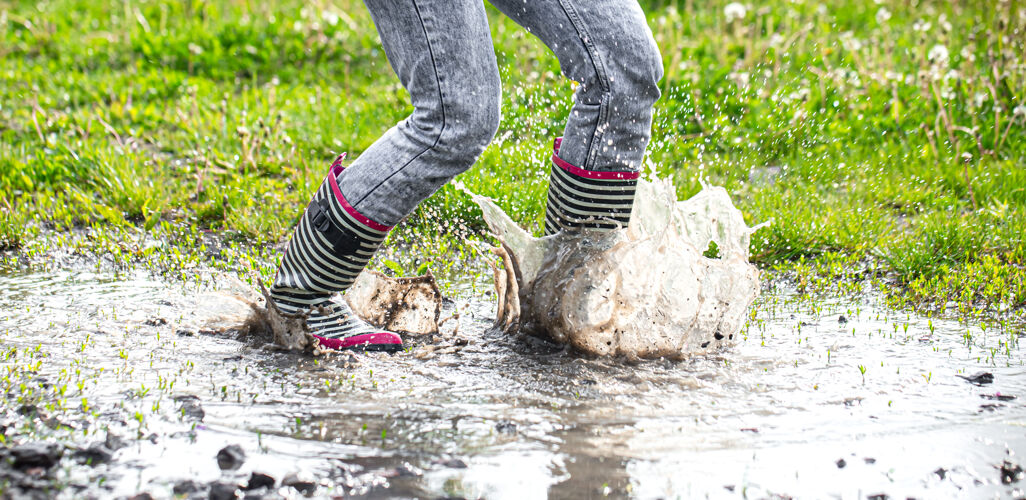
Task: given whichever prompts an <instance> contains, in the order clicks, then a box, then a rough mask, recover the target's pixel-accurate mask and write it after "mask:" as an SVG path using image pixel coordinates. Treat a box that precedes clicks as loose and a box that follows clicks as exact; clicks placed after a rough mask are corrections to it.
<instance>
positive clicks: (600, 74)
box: [559, 0, 611, 168]
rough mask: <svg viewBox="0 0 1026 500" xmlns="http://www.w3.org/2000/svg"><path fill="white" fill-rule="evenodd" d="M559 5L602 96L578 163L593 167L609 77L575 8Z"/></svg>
mask: <svg viewBox="0 0 1026 500" xmlns="http://www.w3.org/2000/svg"><path fill="white" fill-rule="evenodd" d="M559 6H560V8H562V9H563V13H564V14H566V17H567V19H569V20H570V24H572V25H573V27H574V30H575V31H577V36H578V38H580V39H581V45H584V51H585V53H587V54H588V58H589V59H591V65H592V67H593V68H595V76H596V77H597V79H598V84H599V86H600V88H601V90H602V97H601V98H599V113H598V118H597V119H596V120H595V128H594V130H592V133H591V138H590V140H589V142H588V151H587V152H586V153H585V155H584V164H583V165H580V167H581V168H594V165H592V163H593V162H594V158H595V157H597V156H598V148H597V147H596V145H597V144H599V143H601V142H602V141H601V140H599V139H600V138H599V135H600V133H599V125H600V124H601V123H603V122H604V121H605V120H606V118H607V116H608V108H609V93H610V91H611V88H610V85H609V79H608V78H607V76H606V68H605V66H604V65H603V63H602V58H601V57H600V55H599V53H598V51H597V50H595V46H594V45H592V43H591V36H590V34H589V33H588V29H587V27H586V26H585V25H584V22H582V21H581V18H580V16H579V15H578V14H577V9H575V8H574V6H573V4H572V3H571V2H570V0H559Z"/></svg>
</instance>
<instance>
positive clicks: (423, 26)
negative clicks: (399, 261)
mask: <svg viewBox="0 0 1026 500" xmlns="http://www.w3.org/2000/svg"><path fill="white" fill-rule="evenodd" d="M410 3H411V4H413V10H414V11H415V12H416V13H417V19H418V20H420V28H421V29H422V30H423V31H424V43H426V44H427V49H428V57H430V58H431V68H432V69H433V70H434V72H435V84H436V85H438V102H439V105H440V106H441V107H442V126H441V127H439V128H438V136H437V137H435V142H433V143H432V144H431V145H430V146H428V147H426V148H424V149H423V150H421V152H419V153H417V154H416V155H414V156H413V158H410V160H409V161H407V162H406V163H404V164H403V165H402V166H401V167H399V168H397V169H395V171H394V172H392V173H391V174H388V176H387V177H385V178H384V179H382V180H381V182H379V183H378V184H377V185H376V186H374V187H373V188H371V189H368V190H367V192H366V193H365V194H364V195H363V196H362V197H361V198H360V199H359V200H357V201H356V202H355V203H353V204H352V206H353V207H354V208H355V207H356V206H357V205H358V204H360V203H362V202H363V200H366V199H367V197H368V196H370V195H371V194H373V193H374V191H377V189H378V188H379V187H381V186H382V185H383V184H385V183H386V182H388V181H389V180H390V179H391V178H392V177H394V176H395V175H396V174H398V173H399V172H402V171H403V170H404V169H406V167H408V166H410V164H412V163H413V162H414V161H415V160H416V159H417V158H420V157H421V156H422V155H423V154H424V153H427V152H428V151H431V150H432V149H434V148H435V147H436V146H438V143H439V142H440V141H441V140H442V134H443V133H444V132H445V125H446V120H445V96H444V92H442V80H441V78H439V72H438V63H437V62H436V61H435V51H434V49H432V48H431V37H430V36H429V35H428V29H427V25H426V24H425V23H424V16H423V15H421V13H420V7H418V6H417V0H410ZM341 188H342V186H339V189H341ZM376 222H379V223H380V222H381V221H376Z"/></svg>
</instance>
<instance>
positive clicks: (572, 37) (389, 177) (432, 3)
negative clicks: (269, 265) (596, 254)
mask: <svg viewBox="0 0 1026 500" xmlns="http://www.w3.org/2000/svg"><path fill="white" fill-rule="evenodd" d="M490 1H491V3H492V5H494V6H495V7H496V8H498V9H499V10H500V11H502V12H503V13H504V14H506V15H507V16H509V17H510V18H512V19H513V20H514V21H516V22H517V23H518V24H520V25H521V26H523V27H524V28H526V29H527V30H528V31H529V32H530V33H532V34H534V35H535V36H537V37H538V38H539V39H541V41H542V42H543V43H545V45H546V46H548V47H549V49H550V50H552V51H553V52H554V53H555V55H556V56H557V57H558V58H559V63H560V67H561V70H562V72H563V74H564V75H565V76H567V77H568V78H570V79H572V80H574V81H576V82H578V83H580V85H579V86H578V87H577V90H576V93H575V95H574V105H573V108H572V109H571V111H570V117H569V119H568V120H567V124H566V128H565V130H564V132H563V141H562V146H561V148H560V157H561V158H562V159H563V160H565V161H567V162H568V163H570V164H572V165H575V166H578V167H581V168H585V169H589V170H597V171H618V172H628V171H637V170H639V169H640V167H641V161H642V158H643V156H644V154H645V147H646V146H647V145H648V141H649V138H650V136H651V126H652V105H653V104H654V103H655V101H656V100H657V99H658V98H659V86H658V82H659V80H660V79H661V78H662V73H663V68H662V58H661V57H660V54H659V49H658V47H657V46H656V43H655V40H654V39H653V38H652V32H651V31H650V30H649V28H648V25H647V24H646V22H645V16H644V13H643V12H642V10H641V7H640V6H639V5H638V3H637V0H490ZM364 3H365V4H366V5H367V8H368V9H369V10H370V13H371V17H372V18H373V19H374V23H375V25H376V26H377V29H378V33H379V34H380V36H381V42H382V45H383V47H384V49H385V53H386V55H387V56H388V60H389V63H390V64H391V65H392V68H393V69H394V70H395V73H396V75H398V76H399V79H400V81H401V82H402V84H403V86H404V87H405V88H406V90H407V91H408V92H409V94H410V98H411V100H412V102H413V106H414V111H413V113H412V114H411V115H410V116H409V117H408V118H406V119H405V120H403V121H402V122H400V123H399V124H398V125H396V126H395V127H393V128H392V129H390V130H388V131H387V132H386V133H385V134H384V135H383V136H382V137H381V138H380V139H378V140H377V142H375V143H374V144H373V145H371V147H370V148H368V149H367V150H366V151H365V152H364V153H363V154H361V155H360V157H359V158H358V159H357V160H356V161H354V162H353V164H352V166H350V167H349V168H347V169H346V170H345V172H343V173H342V175H340V176H339V178H338V183H339V187H340V189H341V190H342V192H343V194H344V195H345V198H346V199H347V200H349V202H350V203H351V204H352V206H353V207H354V208H355V209H356V210H357V211H359V212H360V213H361V214H363V215H365V216H367V217H369V218H370V219H371V220H373V221H375V222H379V223H381V224H385V225H395V224H396V223H398V222H399V221H400V220H401V219H402V218H403V217H405V216H406V215H408V214H409V213H410V212H412V211H413V209H414V208H416V206H417V205H418V204H419V203H420V202H421V201H423V200H424V199H425V198H427V197H428V196H430V195H431V194H432V193H434V192H435V191H436V190H438V188H440V187H441V186H442V185H444V184H445V183H446V182H448V181H449V180H450V179H452V178H453V177H455V176H456V175H458V174H460V173H462V172H464V171H465V170H467V169H468V168H470V166H471V165H473V163H474V162H475V161H476V160H477V158H478V156H480V154H481V152H482V151H484V148H485V147H486V146H487V145H488V143H489V142H490V141H491V140H492V137H493V136H494V135H495V132H496V130H497V129H498V126H499V118H500V111H499V102H500V99H501V85H500V82H499V71H498V67H497V65H496V62H495V52H494V49H493V47H492V41H491V36H490V32H489V28H488V20H487V16H486V14H485V7H484V4H483V2H482V0H365V2H364Z"/></svg>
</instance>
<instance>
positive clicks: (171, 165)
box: [0, 0, 1026, 314]
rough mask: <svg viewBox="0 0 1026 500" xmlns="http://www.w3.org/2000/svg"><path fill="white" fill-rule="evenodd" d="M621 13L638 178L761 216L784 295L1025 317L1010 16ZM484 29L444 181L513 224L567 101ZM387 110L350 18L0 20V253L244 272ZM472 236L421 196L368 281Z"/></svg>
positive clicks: (23, 13) (391, 115) (218, 10)
mask: <svg viewBox="0 0 1026 500" xmlns="http://www.w3.org/2000/svg"><path fill="white" fill-rule="evenodd" d="M644 3H645V6H646V8H647V10H648V14H649V19H650V25H651V27H652V29H653V32H654V34H655V36H656V39H657V40H658V42H659V45H660V47H661V49H662V53H663V57H664V63H665V67H666V77H665V79H664V80H663V83H662V84H663V90H664V97H663V99H662V100H661V101H660V103H659V104H658V109H657V115H656V123H655V125H654V128H653V141H652V145H651V147H650V157H651V163H650V165H651V167H652V168H654V169H655V170H656V171H657V172H658V173H659V174H660V175H664V176H670V177H672V178H673V179H674V181H675V183H676V185H677V186H678V188H679V194H680V195H681V196H682V197H684V196H689V195H691V194H694V193H696V192H697V191H698V190H699V189H700V186H701V182H702V181H706V182H710V183H714V184H720V185H723V186H725V187H726V188H727V189H728V190H729V191H730V192H731V193H733V194H734V196H735V199H736V201H737V203H738V205H739V207H740V208H741V209H742V210H743V211H744V212H745V214H746V217H747V218H748V220H749V222H750V223H753V224H754V223H755V222H761V221H764V220H767V219H770V218H772V219H773V220H774V223H773V225H772V226H770V227H769V228H767V229H764V230H762V231H760V232H759V233H758V234H757V236H756V237H755V238H753V242H752V253H753V255H754V259H755V260H756V261H757V262H758V263H759V264H760V265H762V266H764V267H766V268H768V269H772V270H774V271H775V272H779V273H781V274H783V275H785V276H788V277H790V278H792V279H795V280H796V281H798V282H800V283H803V286H805V287H808V288H809V290H810V291H813V290H816V289H833V290H836V289H844V290H854V289H856V288H857V287H858V285H859V284H860V283H862V282H863V281H865V280H867V279H869V280H877V281H878V282H879V283H880V284H882V285H884V286H885V289H887V290H889V291H892V292H893V294H892V298H893V300H894V301H895V303H896V304H899V305H911V306H915V307H919V308H938V309H945V310H957V311H958V312H959V313H964V314H971V313H974V312H980V311H982V312H986V313H991V312H997V313H1007V312H1008V311H1013V310H1020V311H1021V310H1022V308H1023V306H1026V260H1024V259H1026V250H1024V246H1023V243H1022V228H1023V227H1026V188H1024V186H1026V170H1024V169H1023V168H1022V165H1023V163H1024V161H1026V154H1024V153H1026V133H1024V132H1026V65H1024V64H1023V62H1022V61H1024V60H1026V42H1024V40H1026V36H1024V31H1026V7H1023V6H1022V5H1020V4H1017V3H1014V2H997V3H991V2H969V3H965V4H951V3H947V2H937V1H923V2H918V3H917V4H915V5H912V4H909V3H906V2H889V1H884V2H881V3H880V4H876V3H866V2H855V1H840V0H839V1H831V2H825V3H801V2H790V1H784V0H774V1H771V2H768V3H762V4H760V5H759V6H758V7H757V8H754V9H753V8H751V7H752V6H748V7H750V8H747V9H743V10H744V16H743V17H740V18H731V19H728V17H727V12H726V11H727V10H729V11H730V12H731V14H732V15H734V14H736V13H737V12H739V11H738V10H737V9H736V8H734V7H732V8H731V9H725V6H726V2H691V1H687V0H685V1H680V2H665V1H663V2H660V1H657V0H654V1H647V2H644ZM491 15H492V31H493V36H494V39H495V41H496V53H497V56H498V60H499V65H500V69H501V73H502V78H503V83H504V86H505V94H504V98H503V113H504V115H503V121H502V124H501V126H500V131H499V134H498V136H497V138H496V140H495V141H494V143H493V144H492V145H491V146H490V147H489V148H488V149H487V150H486V151H485V153H484V155H483V156H482V158H481V159H480V161H479V162H478V163H477V165H476V166H475V167H474V168H473V169H472V170H471V171H469V172H468V173H466V174H464V175H463V176H461V178H460V180H461V181H462V182H464V183H465V184H466V186H467V187H468V188H470V189H471V190H474V191H476V192H479V193H481V194H484V195H487V196H491V197H493V198H496V199H497V200H498V201H499V203H500V205H501V206H502V207H503V208H504V209H506V210H507V211H509V212H510V213H511V215H513V216H514V218H516V219H518V220H519V221H520V222H521V223H523V224H525V225H528V226H531V227H534V228H535V229H536V230H537V229H538V227H539V223H540V222H541V220H542V216H543V209H544V205H543V203H544V202H543V200H544V192H545V189H546V182H547V179H546V173H547V171H548V168H549V167H548V163H547V156H548V153H547V151H548V150H549V149H548V148H549V143H550V141H551V138H552V137H553V136H555V135H558V134H559V132H560V130H561V129H562V123H563V122H564V120H565V118H566V114H567V113H568V110H569V106H570V98H569V95H570V92H571V91H572V87H571V84H570V83H569V82H567V81H565V80H564V79H562V78H560V77H559V74H558V63H557V61H556V60H555V59H554V58H553V57H552V56H551V55H550V54H549V53H548V52H547V51H546V50H545V48H544V47H543V46H542V45H541V44H540V43H539V42H537V41H536V40H534V39H533V38H531V37H530V36H529V35H528V34H526V33H525V32H523V30H521V29H520V28H519V27H517V26H516V25H514V24H513V23H512V22H510V21H508V20H506V19H504V18H502V17H501V16H500V15H498V14H497V13H495V12H491ZM409 111H410V107H409V106H408V104H407V103H406V95H405V92H404V91H403V90H402V88H401V87H400V86H399V85H398V83H397V82H396V81H395V78H394V76H393V75H392V72H391V70H390V68H389V66H388V62H387V61H386V59H385V57H384V54H383V53H382V51H381V49H380V47H379V45H378V42H377V36H376V34H375V32H374V29H373V25H372V23H371V21H370V18H369V16H368V14H367V13H366V11H365V9H364V8H363V6H362V5H361V4H360V3H359V2H351V1H349V0H340V1H336V2H330V3H329V2H320V1H315V2H309V1H298V0H284V1H280V2H274V3H254V2H228V1H208V2H197V1H185V2H172V1H167V0H151V1H126V2H114V3H110V2H84V1H81V0H55V1H52V2H46V3H37V2H23V1H16V2H7V3H2V4H0V187H2V190H0V193H2V195H0V196H2V201H0V212H2V214H0V249H11V248H18V247H20V248H22V251H21V252H19V253H18V254H13V253H10V252H8V253H7V254H5V256H4V265H5V266H10V265H15V264H16V263H17V262H16V261H17V260H18V258H19V256H22V257H24V256H25V255H30V256H31V254H32V253H33V252H36V253H40V252H44V250H42V248H44V246H48V247H53V246H54V245H55V244H58V243H60V244H61V245H64V244H65V243H67V245H65V246H63V248H70V249H71V250H70V252H71V253H73V254H80V255H90V254H91V255H96V256H99V257H100V258H101V259H102V260H106V261H109V262H124V263H126V264H125V265H127V263H129V262H133V261H140V260H141V261H144V262H149V263H155V266H156V267H157V268H160V269H163V270H165V272H167V273H168V274H174V273H178V272H181V270H182V269H188V268H189V266H193V265H196V264H197V263H198V262H201V261H208V260H213V261H216V262H218V263H220V264H218V265H220V266H224V267H226V268H230V269H234V270H254V271H257V272H258V273H259V274H262V275H265V276H266V275H269V274H270V272H271V271H272V270H273V269H272V266H273V262H274V258H275V255H276V253H277V251H278V250H277V249H276V247H275V246H274V245H279V244H280V243H281V242H282V241H283V240H284V239H285V238H287V236H288V232H289V228H290V227H291V225H292V224H293V223H294V222H295V220H296V219H297V217H298V216H299V213H300V211H301V210H302V207H303V206H304V205H305V203H306V202H307V200H308V196H309V194H310V193H311V192H312V191H313V190H314V188H315V187H316V185H317V184H318V183H319V182H320V181H321V179H322V176H323V171H324V169H325V167H326V165H327V164H328V163H329V162H330V161H331V159H332V158H333V157H334V155H335V154H336V153H338V152H340V151H349V152H350V154H351V155H358V154H359V153H360V152H361V151H363V150H364V149H365V148H366V147H367V146H368V145H370V144H371V142H372V141H373V140H374V139H375V138H376V137H377V136H378V135H380V134H381V133H382V132H384V131H385V130H387V129H388V128H389V127H390V126H392V125H393V124H394V123H395V122H397V121H398V120H400V119H402V118H403V117H404V116H405V115H406V114H407V113H408V112H409ZM482 229H483V224H482V222H481V220H480V217H479V213H478V211H477V209H476V208H474V207H473V206H472V204H471V203H470V201H469V199H467V197H466V196H465V195H463V194H462V193H460V192H459V191H457V190H456V189H454V188H452V186H446V187H445V188H443V189H442V190H441V191H440V192H439V193H438V194H436V195H435V196H434V197H433V198H432V199H430V200H429V201H428V202H426V203H425V204H424V205H423V206H422V207H421V208H420V209H418V210H417V212H416V213H415V214H414V215H413V216H411V217H410V218H409V220H408V221H407V222H406V223H405V224H404V225H403V227H402V229H401V230H400V231H397V232H395V233H394V235H393V236H392V243H393V245H392V250H391V251H390V252H389V253H388V254H386V255H384V256H383V257H382V258H381V259H378V263H377V265H378V266H379V267H383V268H388V269H393V270H405V271H407V272H412V271H414V270H416V269H418V268H422V267H423V266H424V265H425V264H429V265H430V266H431V267H432V268H433V269H435V270H436V271H437V270H438V269H439V268H444V269H442V271H443V273H442V274H443V275H444V274H445V272H444V271H446V270H448V272H450V273H453V274H458V273H459V272H460V271H459V269H458V266H457V265H456V264H454V262H456V261H458V260H459V259H452V258H451V257H450V255H451V254H452V253H453V252H472V250H468V249H464V247H463V245H462V242H461V240H462V238H464V237H466V236H467V235H474V234H477V233H479V232H480V231H481V230H482ZM51 230H56V233H57V234H56V235H55V234H54V231H51ZM68 231H77V233H74V232H68ZM61 234H65V235H66V236H61ZM67 235H73V236H67ZM62 238H64V239H67V241H56V242H55V240H62ZM72 240H73V241H74V242H73V243H72V242H71V241H72ZM156 242H160V244H159V245H158V244H157V243H156ZM894 285H898V286H894Z"/></svg>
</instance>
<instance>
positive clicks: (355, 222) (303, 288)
mask: <svg viewBox="0 0 1026 500" xmlns="http://www.w3.org/2000/svg"><path fill="white" fill-rule="evenodd" d="M344 158H345V154H342V155H339V157H338V159H336V160H335V162H334V163H333V164H332V165H331V168H330V169H329V170H328V175H327V177H326V178H325V179H324V182H322V183H321V187H320V188H319V189H318V190H317V193H316V194H314V197H313V200H312V201H310V205H309V206H307V208H306V212H305V213H304V214H303V217H302V218H301V219H300V220H299V225H297V226H296V229H295V231H294V232H293V233H292V239H291V240H290V241H289V245H288V248H287V249H286V250H285V256H284V257H282V261H281V266H279V267H278V272H277V273H276V274H275V277H274V282H273V284H272V285H271V289H270V292H269V293H270V296H271V300H273V301H274V303H275V305H277V306H278V308H279V309H281V310H282V311H283V312H285V313H288V314H298V313H306V314H309V316H308V317H307V320H306V322H307V326H309V327H310V331H311V333H312V334H313V336H314V337H315V338H316V339H317V341H318V342H319V343H320V345H321V347H326V348H330V349H348V350H367V351H398V350H401V349H402V347H403V341H402V338H400V337H399V335H398V334H396V333H393V332H389V331H385V330H381V329H379V328H374V327H373V326H371V325H370V324H368V323H367V322H366V321H363V320H362V319H360V318H359V317H358V316H357V315H356V314H355V313H354V312H353V310H352V309H351V308H350V307H349V304H347V303H346V301H345V299H343V298H342V296H341V292H344V291H345V290H347V289H348V288H349V287H350V286H351V285H352V284H353V282H354V281H356V277H357V276H358V275H359V274H360V272H361V271H363V268H364V267H366V265H367V261H369V260H370V258H371V256H373V255H374V252H375V251H377V249H378V247H379V246H380V245H381V242H382V241H384V239H385V236H387V235H388V231H389V230H390V229H392V228H391V227H390V226H385V225H383V224H379V223H377V222H374V221H372V220H370V219H369V218H367V217H365V216H364V215H363V214H361V213H360V212H358V211H356V209H354V208H353V207H352V206H351V205H350V204H349V202H347V201H346V199H345V197H344V196H343V195H342V191H341V190H340V189H339V187H338V182H337V176H338V174H340V173H341V172H342V170H343V169H344V167H343V166H342V160H343V159H344Z"/></svg>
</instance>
